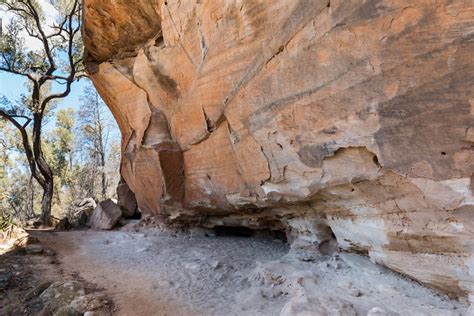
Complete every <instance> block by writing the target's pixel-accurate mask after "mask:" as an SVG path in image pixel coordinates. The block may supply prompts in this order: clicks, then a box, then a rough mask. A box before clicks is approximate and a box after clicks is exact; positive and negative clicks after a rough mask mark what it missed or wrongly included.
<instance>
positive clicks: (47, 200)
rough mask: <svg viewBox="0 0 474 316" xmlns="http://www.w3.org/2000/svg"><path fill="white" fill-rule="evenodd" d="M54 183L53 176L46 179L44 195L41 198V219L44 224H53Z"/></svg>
mask: <svg viewBox="0 0 474 316" xmlns="http://www.w3.org/2000/svg"><path fill="white" fill-rule="evenodd" d="M53 193H54V183H53V178H52V177H51V178H50V179H47V180H46V183H45V186H44V187H43V196H42V198H41V216H40V221H41V222H42V223H43V224H44V225H48V226H49V225H51V206H52V201H53Z"/></svg>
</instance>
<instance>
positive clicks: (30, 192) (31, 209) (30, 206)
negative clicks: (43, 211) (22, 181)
mask: <svg viewBox="0 0 474 316" xmlns="http://www.w3.org/2000/svg"><path fill="white" fill-rule="evenodd" d="M27 199H28V201H27V202H26V204H27V205H26V210H27V218H28V219H32V218H33V217H34V216H35V188H34V183H33V175H31V176H30V180H29V181H28V187H27Z"/></svg>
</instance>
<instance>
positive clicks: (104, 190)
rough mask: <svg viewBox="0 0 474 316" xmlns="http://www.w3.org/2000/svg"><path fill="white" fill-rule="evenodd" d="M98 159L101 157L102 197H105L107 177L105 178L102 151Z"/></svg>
mask: <svg viewBox="0 0 474 316" xmlns="http://www.w3.org/2000/svg"><path fill="white" fill-rule="evenodd" d="M100 159H101V165H102V166H101V167H102V168H101V169H102V170H101V176H102V199H104V200H105V199H106V196H107V178H106V175H105V155H104V153H103V152H102V153H101V155H100Z"/></svg>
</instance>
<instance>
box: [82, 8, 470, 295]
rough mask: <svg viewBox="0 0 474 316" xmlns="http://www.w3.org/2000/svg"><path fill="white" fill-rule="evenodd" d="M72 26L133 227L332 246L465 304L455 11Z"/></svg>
mask: <svg viewBox="0 0 474 316" xmlns="http://www.w3.org/2000/svg"><path fill="white" fill-rule="evenodd" d="M84 16H85V19H84V22H85V23H84V40H85V45H86V48H87V60H88V70H89V73H90V75H91V77H92V80H93V81H94V83H95V85H96V87H97V89H98V91H99V92H100V94H101V96H102V97H103V98H104V100H105V101H106V103H107V104H108V106H109V107H110V109H111V110H112V112H113V113H114V115H115V118H116V120H117V122H118V124H119V126H120V129H121V132H122V152H123V160H122V167H121V173H122V176H123V178H124V179H125V180H126V182H127V184H128V185H129V187H130V188H131V190H132V191H133V192H134V193H135V195H136V198H137V201H138V205H139V208H140V210H141V211H142V212H146V213H150V214H159V215H160V216H163V217H164V218H167V219H168V220H175V221H179V220H182V221H188V222H192V223H195V224H199V225H202V226H208V227H212V226H215V225H236V226H239V225H243V226H248V227H253V228H270V229H287V230H288V231H290V233H291V235H292V236H294V238H295V240H297V242H295V244H298V245H302V246H301V247H303V248H304V247H313V248H315V249H316V250H317V249H318V247H320V246H322V245H324V244H325V242H327V241H328V240H329V239H331V236H330V235H331V232H332V233H333V234H334V235H335V237H336V238H337V241H338V244H339V246H340V247H341V248H342V249H345V250H353V251H358V252H362V253H366V254H368V255H369V256H370V257H371V258H372V259H373V260H374V261H376V262H378V263H381V264H384V265H386V266H388V267H390V268H392V269H394V270H396V271H399V272H401V273H404V274H406V275H409V276H411V277H413V278H415V279H417V280H419V281H421V282H424V283H426V284H429V285H431V286H434V287H437V288H440V289H442V290H443V291H446V292H450V293H453V294H456V295H467V294H468V293H474V280H473V279H474V257H473V252H474V238H473V237H474V224H473V223H474V197H473V190H474V176H473V173H474V147H473V146H474V144H473V143H474V62H473V52H474V6H473V4H472V2H471V1H462V0H453V1H431V0H430V1H408V0H407V1H404V0H392V1H389V0H366V1H363V0H345V1H342V0H332V1H329V0H291V1H290V0H279V1H276V0H275V1H269V0H265V1H264V0H201V1H178V0H166V1H164V0H155V1H153V0H135V1H128V0H116V1H111V0H100V1H99V0H85V14H84ZM329 228H330V229H329ZM471 299H473V300H474V298H473V297H471Z"/></svg>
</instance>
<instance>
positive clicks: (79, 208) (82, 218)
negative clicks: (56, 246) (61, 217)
mask: <svg viewBox="0 0 474 316" xmlns="http://www.w3.org/2000/svg"><path fill="white" fill-rule="evenodd" d="M96 207H97V204H96V202H95V201H94V199H92V198H86V199H83V200H81V201H79V202H78V203H76V204H74V205H73V206H72V208H71V209H70V210H69V212H68V215H67V219H68V221H69V223H70V224H71V226H72V227H75V228H78V227H83V226H85V225H86V224H87V222H88V220H89V217H90V216H91V214H92V212H93V211H94V209H95V208H96Z"/></svg>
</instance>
